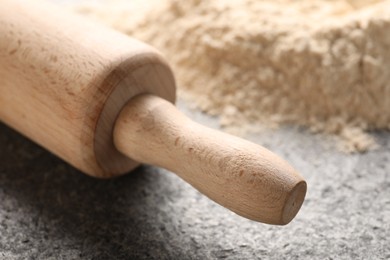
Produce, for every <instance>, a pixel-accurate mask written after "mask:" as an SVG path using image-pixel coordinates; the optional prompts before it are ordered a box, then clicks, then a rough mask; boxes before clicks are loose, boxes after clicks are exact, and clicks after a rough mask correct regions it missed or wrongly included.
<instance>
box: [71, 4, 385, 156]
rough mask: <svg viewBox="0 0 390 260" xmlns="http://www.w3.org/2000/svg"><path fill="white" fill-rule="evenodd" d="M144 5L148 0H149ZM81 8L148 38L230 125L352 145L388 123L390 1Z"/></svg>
mask: <svg viewBox="0 0 390 260" xmlns="http://www.w3.org/2000/svg"><path fill="white" fill-rule="evenodd" d="M145 2H146V3H145ZM76 10H77V11H78V12H80V13H83V14H85V15H89V16H92V17H95V18H96V19H99V20H102V21H104V22H106V23H107V24H109V25H111V26H113V27H114V28H116V29H118V30H121V31H123V32H125V33H127V34H129V35H131V36H134V37H136V38H138V39H140V40H143V41H145V42H147V43H149V44H151V45H153V46H155V47H156V48H158V49H159V50H161V52H162V53H164V54H165V56H166V57H167V58H168V60H169V61H170V62H171V64H172V65H173V68H174V71H175V74H176V76H177V80H178V86H179V95H180V96H181V97H184V98H186V99H190V100H192V101H194V103H195V104H196V105H197V107H198V108H200V109H202V110H203V111H205V112H207V113H209V114H211V115H218V116H219V117H220V120H221V124H222V125H223V126H224V127H227V128H228V129H230V130H232V129H246V130H248V129H249V130H251V131H253V130H255V129H256V128H257V126H258V125H267V126H277V125H279V124H297V125H302V126H306V127H309V128H310V129H311V130H312V131H315V132H326V133H330V134H336V135H337V136H339V137H341V138H342V140H344V142H343V144H344V149H346V150H347V151H351V152H353V151H361V152H362V151H366V150H368V149H370V148H371V147H373V145H374V144H375V141H374V139H373V138H372V137H371V136H370V135H369V134H367V133H366V131H369V130H373V129H390V33H389V31H390V1H369V0H350V1H346V0H333V1H331V0H328V1H326V0H301V1H293V0H278V1H271V0H265V1H258V0H230V1H222V0H208V1H201V0H186V1H178V0H177V1H176V0H167V1H158V0H157V1H152V2H151V1H144V2H142V1H133V2H123V1H110V2H108V1H107V2H106V3H104V4H97V5H88V6H77V8H76Z"/></svg>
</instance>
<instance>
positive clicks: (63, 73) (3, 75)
mask: <svg viewBox="0 0 390 260" xmlns="http://www.w3.org/2000/svg"><path fill="white" fill-rule="evenodd" d="M0 6H1V8H0V35H1V36H0V120H2V121H4V122H6V123H7V124H8V125H10V126H12V127H13V128H15V129H16V130H18V131H19V132H21V133H23V134H24V135H26V136H27V137H29V138H30V139H32V140H34V141H36V142H37V143H38V144H40V145H42V146H43V147H45V148H46V149H48V150H50V151H51V152H53V153H54V154H56V155H57V156H59V157H61V158H62V159H64V160H65V161H67V162H69V163H70V164H72V165H73V166H75V167H76V168H78V169H80V170H82V171H83V172H86V173H88V174H89V175H92V176H96V177H111V176H116V175H119V174H123V173H125V172H127V171H129V170H131V169H132V168H134V167H135V166H137V165H138V163H136V162H135V161H133V160H131V159H129V158H127V157H125V156H123V155H122V154H121V153H119V152H118V151H117V150H116V149H115V148H114V146H113V143H112V130H113V126H114V122H115V118H116V116H117V114H118V113H119V111H120V109H121V108H122V107H123V105H124V104H125V103H126V102H127V101H128V100H129V99H130V98H132V97H133V96H135V95H137V94H139V93H153V94H155V95H158V96H161V97H163V98H165V99H167V100H170V101H172V102H173V101H174V99H175V82H174V78H173V75H172V72H171V70H170V68H169V66H168V65H167V64H166V62H165V61H164V59H163V58H162V57H161V55H160V54H159V53H158V52H157V51H156V50H154V49H153V48H152V47H150V46H148V45H146V44H143V43H141V42H139V41H137V40H135V39H132V38H129V37H127V36H125V35H122V34H120V33H117V32H115V31H113V30H111V29H108V28H105V27H103V26H100V25H96V24H94V23H91V22H89V21H88V20H86V19H82V17H79V16H77V15H73V14H68V13H65V12H63V11H62V10H60V9H59V8H57V7H56V6H53V5H51V4H48V3H44V2H39V1H20V0H16V1H15V0H0Z"/></svg>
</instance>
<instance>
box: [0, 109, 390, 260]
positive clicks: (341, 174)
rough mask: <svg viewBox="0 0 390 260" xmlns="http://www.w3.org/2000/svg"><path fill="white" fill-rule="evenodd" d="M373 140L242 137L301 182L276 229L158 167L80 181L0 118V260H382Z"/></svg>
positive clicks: (381, 196) (302, 134) (379, 173)
mask: <svg viewBox="0 0 390 260" xmlns="http://www.w3.org/2000/svg"><path fill="white" fill-rule="evenodd" d="M179 107H181V109H182V110H184V111H186V113H187V114H188V115H189V116H191V117H192V118H194V119H195V120H197V121H200V122H202V123H204V124H207V125H209V126H212V127H216V126H217V122H216V120H215V119H213V118H210V117H207V116H205V115H202V114H200V113H198V112H191V111H189V110H187V109H186V107H185V104H183V103H182V102H181V103H180V105H179ZM375 136H376V137H377V139H378V141H379V143H380V144H381V146H380V148H379V149H377V150H375V151H372V152H368V153H366V154H355V155H346V154H343V153H340V152H338V151H337V150H336V149H335V148H334V147H333V145H332V144H331V142H329V138H326V137H324V136H321V135H311V134H309V133H307V132H306V131H305V130H304V129H299V128H283V129H280V130H277V131H273V132H264V133H262V134H259V135H255V136H249V137H247V138H249V139H250V140H252V141H254V142H257V143H259V144H262V145H264V146H266V147H268V148H270V149H272V150H273V151H275V152H276V153H278V154H280V155H281V156H283V157H284V158H286V159H287V160H289V161H290V162H291V163H292V164H293V165H294V166H295V167H296V168H297V169H298V170H299V171H300V172H301V173H302V174H303V175H304V176H305V178H306V179H307V181H308V186H309V190H308V194H307V199H306V201H305V203H304V205H303V208H302V210H301V212H300V213H299V214H298V216H297V217H296V219H295V220H293V222H292V223H290V224H289V225H287V226H283V227H279V226H268V225H265V224H260V223H256V222H253V221H250V220H246V219H244V218H241V217H239V216H237V215H235V214H234V213H231V212H229V211H228V210H226V209H224V208H222V207H220V206H219V205H217V204H215V203H214V202H212V201H210V200H208V199H207V198H206V197H204V196H202V195H201V194H200V193H198V192H197V191H196V190H194V189H193V188H192V187H191V186H190V185H188V184H186V183H185V182H183V181H182V180H181V179H179V178H178V177H176V176H175V175H174V174H171V173H169V172H167V171H165V170H163V169H158V168H155V167H151V166H143V167H141V168H139V169H137V170H136V171H134V172H132V173H130V174H128V175H126V176H123V177H119V178H116V179H112V180H98V179H94V178H91V177H88V176H85V175H83V174H82V173H80V172H78V171H77V170H75V169H74V168H72V167H71V166H69V165H67V164H66V163H64V162H63V161H61V160H60V159H58V158H56V157H55V156H53V155H52V154H50V153H49V152H47V151H45V150H43V149H42V148H40V147H38V146H37V145H35V144H33V143H32V142H31V141H29V140H27V139H25V138H24V137H23V136H21V135H19V134H18V133H16V132H14V131H13V130H11V129H9V128H8V127H6V126H4V125H0V148H1V149H0V198H1V203H0V234H1V235H0V259H134V258H136V259H212V258H227V259H386V258H387V259H388V258H390V248H389V244H390V138H389V137H390V134H389V133H386V132H382V133H376V134H375ZM179 159H180V158H178V160H179Z"/></svg>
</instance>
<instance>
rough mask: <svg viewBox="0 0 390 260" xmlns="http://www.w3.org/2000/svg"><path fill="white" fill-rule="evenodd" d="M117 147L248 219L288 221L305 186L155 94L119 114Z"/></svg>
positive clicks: (260, 153) (271, 159)
mask: <svg viewBox="0 0 390 260" xmlns="http://www.w3.org/2000/svg"><path fill="white" fill-rule="evenodd" d="M114 144H115V146H116V148H117V149H118V150H119V151H120V152H122V153H123V154H125V155H126V156H128V157H130V158H132V159H134V160H136V161H138V162H141V163H147V164H152V165H157V166H160V167H163V168H166V169H168V170H170V171H172V172H175V173H176V174H177V175H178V176H180V177H181V178H182V179H184V180H185V181H187V182H188V183H190V184H191V185H192V186H194V187H195V188H196V189H198V190H199V191H200V192H202V193H203V194H205V195H206V196H208V197H209V198H211V199H212V200H214V201H216V202H217V203H219V204H221V205H222V206H224V207H226V208H229V209H230V210H232V211H234V212H235V213H237V214H239V215H241V216H244V217H246V218H249V219H252V220H255V221H260V222H264V223H268V224H276V225H284V224H287V223H289V222H290V221H291V220H292V219H293V218H294V217H295V215H296V214H297V212H298V211H299V209H300V207H301V205H302V203H303V200H304V197H305V194H306V182H305V181H304V180H303V178H302V177H301V176H300V175H299V174H298V173H297V172H296V171H295V170H294V169H293V168H292V167H291V166H290V165H289V164H288V163H287V162H285V161H284V160H282V159H281V158H279V157H278V156H277V155H275V154H273V153H272V152H270V151H269V150H267V149H265V148H264V147H262V146H259V145H256V144H254V143H251V142H248V141H246V140H243V139H240V138H238V137H234V136H232V135H229V134H226V133H222V132H219V131H216V130H213V129H209V128H207V127H204V126H202V125H200V124H197V123H195V122H193V121H191V120H190V119H189V118H187V117H186V116H185V115H184V114H182V113H181V112H180V111H178V110H177V109H176V107H175V106H174V105H173V104H171V103H170V102H168V101H166V100H164V99H162V98H159V97H157V96H153V95H146V94H145V95H139V96H136V97H134V98H132V99H131V100H130V101H129V102H128V103H127V105H125V107H124V108H123V109H122V111H121V112H120V114H119V116H118V118H117V120H116V123H115V128H114Z"/></svg>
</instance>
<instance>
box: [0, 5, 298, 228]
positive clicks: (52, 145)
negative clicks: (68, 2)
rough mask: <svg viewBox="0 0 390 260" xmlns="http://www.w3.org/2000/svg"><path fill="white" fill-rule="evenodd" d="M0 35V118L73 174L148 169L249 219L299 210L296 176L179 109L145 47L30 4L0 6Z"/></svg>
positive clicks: (159, 60)
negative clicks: (155, 168)
mask: <svg viewBox="0 0 390 260" xmlns="http://www.w3.org/2000/svg"><path fill="white" fill-rule="evenodd" d="M161 33H163V32H161ZM0 35H1V36H0V120H1V121H3V122H5V123H6V124H8V125H9V126H11V127H13V128H14V129H16V130H18V131H19V132H20V133H22V134H24V135H25V136H27V137H29V138H30V139H32V140H34V141H35V142H37V143H38V144H40V145H41V146H43V147H45V148H46V149H47V150H49V151H51V152H53V153H54V154H56V155H57V156H59V157H61V158H62V159H63V160H65V161H67V162H68V163H70V164H71V165H73V166H74V167H76V168H77V169H79V170H81V171H83V172H85V173H87V174H89V175H91V176H95V177H101V178H108V177H114V176H118V175H121V174H124V173H126V172H128V171H130V170H132V169H134V168H135V167H137V166H138V165H139V163H148V164H154V165H158V166H161V167H164V168H166V169H169V170H170V171H172V172H175V173H177V175H178V176H180V177H181V178H182V179H184V180H185V181H187V182H188V183H190V184H191V185H192V186H194V187H195V188H196V189H198V190H199V191H201V192H202V193H204V194H205V195H206V196H208V197H209V198H211V199H213V200H214V201H216V202H217V203H219V204H221V205H223V206H224V207H227V208H229V209H230V210H232V211H234V212H235V213H237V214H239V215H241V216H244V217H246V218H249V219H252V220H256V221H260V222H264V223H269V224H279V225H283V224H287V223H288V222H290V221H291V220H292V219H293V218H294V216H295V215H296V214H297V212H298V211H299V209H300V207H301V205H302V202H303V200H304V197H305V193H306V183H305V181H304V180H303V178H302V177H301V175H299V174H298V173H297V172H296V171H295V170H294V169H293V168H292V167H291V166H290V165H289V164H288V163H287V162H285V161H284V160H282V159H281V158H279V157H278V156H276V155H275V154H273V153H272V152H270V151H269V150H267V149H265V148H263V147H261V146H259V145H256V144H253V143H250V142H248V141H245V140H242V139H240V138H237V137H234V136H231V135H228V134H224V133H221V132H218V131H215V130H212V129H209V128H206V127H204V126H201V125H199V124H197V123H194V122H192V121H191V120H190V119H188V118H186V117H185V116H184V115H183V114H182V113H180V112H179V111H178V110H177V109H176V108H175V107H174V105H173V103H174V101H175V81H174V76H173V74H172V71H171V69H170V67H169V65H168V64H167V62H166V61H165V59H164V58H163V57H162V55H161V54H160V53H159V52H158V51H156V50H155V49H153V48H152V47H150V46H148V45H146V44H144V43H142V42H139V41H137V40H135V39H132V38H129V37H127V36H126V35H123V34H121V33H119V32H116V31H114V30H111V29H109V28H106V27H104V26H102V25H98V24H95V23H93V22H91V21H88V20H86V19H84V18H82V17H79V16H78V15H75V14H71V13H66V12H64V11H62V10H61V9H60V8H59V7H57V6H53V5H50V4H48V3H46V2H39V1H36V0H35V1H22V0H0ZM178 51H180V50H178Z"/></svg>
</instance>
